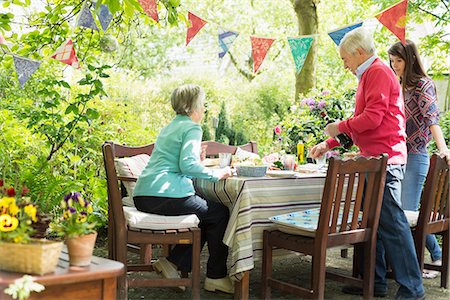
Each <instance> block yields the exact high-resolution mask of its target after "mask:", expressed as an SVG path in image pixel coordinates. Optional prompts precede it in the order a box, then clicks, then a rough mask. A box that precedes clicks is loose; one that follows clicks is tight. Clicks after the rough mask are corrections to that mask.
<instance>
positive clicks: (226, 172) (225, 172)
mask: <svg viewBox="0 0 450 300" xmlns="http://www.w3.org/2000/svg"><path fill="white" fill-rule="evenodd" d="M231 176H233V172H232V171H231V168H230V167H225V168H223V169H221V170H220V171H219V179H220V180H222V179H227V178H228V177H231Z"/></svg>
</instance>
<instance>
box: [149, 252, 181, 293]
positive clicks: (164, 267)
mask: <svg viewBox="0 0 450 300" xmlns="http://www.w3.org/2000/svg"><path fill="white" fill-rule="evenodd" d="M152 266H153V269H155V270H156V272H158V273H159V274H161V275H162V277H164V278H170V279H177V278H181V276H180V274H179V273H178V271H177V267H176V266H175V265H174V264H173V263H171V262H170V261H168V260H167V258H165V257H162V258H160V259H158V260H157V261H155V262H154V263H153V264H152ZM175 289H176V290H177V291H180V292H184V291H185V290H186V287H185V286H177V287H175Z"/></svg>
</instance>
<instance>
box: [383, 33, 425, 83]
mask: <svg viewBox="0 0 450 300" xmlns="http://www.w3.org/2000/svg"><path fill="white" fill-rule="evenodd" d="M388 53H389V54H390V55H393V56H396V57H400V58H401V59H403V60H404V61H405V71H404V72H403V76H402V78H401V83H402V87H403V90H406V89H408V88H413V87H415V86H417V83H418V82H419V80H420V79H421V78H423V77H427V73H426V72H425V69H424V68H423V66H422V62H421V61H420V56H419V51H417V47H416V45H415V44H414V42H412V41H410V40H406V45H403V44H402V43H401V42H397V43H395V44H394V45H392V46H391V48H389V50H388ZM389 64H390V65H391V68H392V64H391V63H390V62H389Z"/></svg>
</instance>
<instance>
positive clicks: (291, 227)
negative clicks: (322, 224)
mask: <svg viewBox="0 0 450 300" xmlns="http://www.w3.org/2000/svg"><path fill="white" fill-rule="evenodd" d="M319 215H320V208H313V209H307V210H301V211H296V212H292V213H288V214H283V215H278V216H273V217H270V218H269V219H270V220H271V221H272V222H273V223H275V226H276V227H277V228H278V229H279V230H280V231H282V232H286V233H289V234H296V235H303V236H311V237H314V236H315V235H316V230H317V226H318V224H319ZM352 217H353V212H350V213H349V217H348V218H349V219H351V218H352ZM361 218H362V212H360V213H359V216H358V220H359V221H360V220H361ZM341 223H342V211H340V212H339V216H338V224H339V227H340V226H341ZM339 227H338V228H339Z"/></svg>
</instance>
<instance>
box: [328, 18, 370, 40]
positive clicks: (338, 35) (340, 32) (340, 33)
mask: <svg viewBox="0 0 450 300" xmlns="http://www.w3.org/2000/svg"><path fill="white" fill-rule="evenodd" d="M362 24H363V22H360V23H357V24H353V25H350V26H347V27H345V28H341V29H337V30H334V31H331V32H328V35H329V36H330V38H331V39H332V40H333V42H334V43H335V44H336V45H337V46H339V44H340V43H341V40H342V38H343V37H344V35H345V34H346V33H347V32H350V31H352V30H353V29H356V28H358V27H361V26H362Z"/></svg>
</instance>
